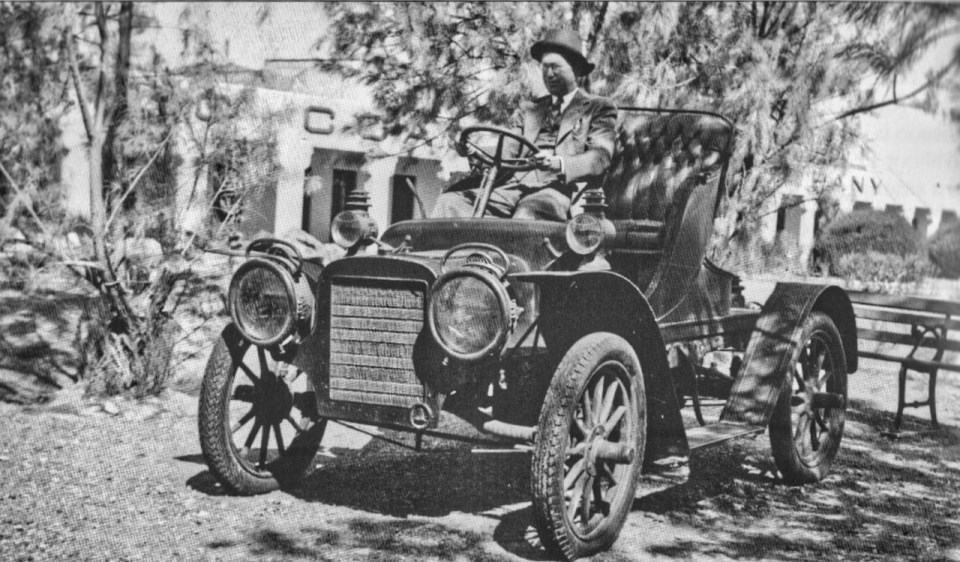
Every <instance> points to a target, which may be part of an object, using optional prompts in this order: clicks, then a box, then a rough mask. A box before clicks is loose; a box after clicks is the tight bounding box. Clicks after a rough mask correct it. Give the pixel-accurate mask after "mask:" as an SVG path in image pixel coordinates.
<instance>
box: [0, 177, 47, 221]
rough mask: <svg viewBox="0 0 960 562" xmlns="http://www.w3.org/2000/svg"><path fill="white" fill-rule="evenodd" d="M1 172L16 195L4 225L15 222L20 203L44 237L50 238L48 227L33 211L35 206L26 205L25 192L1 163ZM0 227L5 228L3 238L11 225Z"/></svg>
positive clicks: (8, 209) (4, 218)
mask: <svg viewBox="0 0 960 562" xmlns="http://www.w3.org/2000/svg"><path fill="white" fill-rule="evenodd" d="M0 172H3V177H5V178H7V183H9V184H10V189H12V190H13V191H14V192H15V193H16V195H15V196H14V197H13V200H12V201H10V206H9V207H8V208H7V213H6V216H4V217H3V222H4V223H12V222H13V220H12V218H13V215H14V213H15V210H16V208H17V203H18V202H19V203H20V204H22V205H23V206H24V207H26V208H27V212H29V213H30V216H31V217H33V220H35V221H36V222H37V226H39V227H40V230H42V231H43V234H44V236H46V237H47V238H49V237H50V231H49V230H47V226H46V225H45V224H43V221H41V220H40V217H39V216H37V212H36V211H34V210H33V206H32V205H27V204H26V199H27V196H26V193H25V192H24V190H23V189H20V186H18V185H17V182H15V181H13V178H12V177H10V172H8V171H7V168H6V167H5V166H4V165H3V162H0ZM8 217H10V220H8ZM0 226H3V227H4V228H2V229H0V236H3V235H5V232H4V231H5V230H6V227H7V226H9V224H0Z"/></svg>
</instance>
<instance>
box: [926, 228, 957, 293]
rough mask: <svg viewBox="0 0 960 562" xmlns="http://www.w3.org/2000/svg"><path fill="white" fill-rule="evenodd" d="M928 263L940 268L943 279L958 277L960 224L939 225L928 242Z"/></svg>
mask: <svg viewBox="0 0 960 562" xmlns="http://www.w3.org/2000/svg"><path fill="white" fill-rule="evenodd" d="M929 252H930V261H932V262H933V263H935V264H936V265H937V267H939V268H940V274H941V275H942V276H943V277H949V278H951V279H957V278H958V277H960V222H952V223H950V224H948V225H946V226H944V225H940V228H938V229H937V232H936V234H934V235H933V238H932V239H931V240H930V250H929Z"/></svg>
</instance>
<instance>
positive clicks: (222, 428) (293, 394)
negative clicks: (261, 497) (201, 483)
mask: <svg viewBox="0 0 960 562" xmlns="http://www.w3.org/2000/svg"><path fill="white" fill-rule="evenodd" d="M315 411H316V398H315V395H314V393H313V389H312V388H311V386H310V382H309V381H308V380H307V376H306V375H305V374H304V373H303V372H301V371H299V370H298V369H297V368H296V367H294V366H293V365H289V364H286V363H283V362H279V361H276V360H274V359H273V357H272V356H271V354H270V352H268V351H266V350H264V349H263V348H260V347H257V346H255V345H251V344H250V343H249V342H247V341H246V340H244V339H243V338H242V337H241V336H240V334H239V332H238V331H237V329H236V327H234V326H233V325H232V324H231V325H229V326H227V328H225V329H224V331H223V333H222V335H221V337H220V340H219V341H218V342H217V345H216V346H215V347H214V350H213V354H212V355H211V357H210V360H209V362H208V363H207V370H206V373H205V374H204V378H203V385H202V386H201V390H200V414H199V424H200V446H201V448H202V450H203V456H204V458H205V459H206V461H207V466H208V467H209V468H210V471H211V472H212V473H213V474H214V475H215V476H216V477H217V479H219V480H220V482H221V483H223V485H225V486H226V487H227V488H229V489H230V490H231V491H233V492H235V493H238V494H242V495H251V494H261V493H265V492H269V491H272V490H275V489H277V488H278V487H280V486H281V485H289V484H293V483H295V482H297V481H299V480H300V479H302V478H303V477H304V476H305V475H306V474H307V472H309V470H310V468H311V465H312V463H313V458H314V456H315V455H316V452H317V448H318V447H319V444H320V439H321V438H322V437H323V432H324V429H325V426H326V420H319V421H318V422H315V423H314V421H313V418H315V417H316V416H315V415H314V414H313V412H315Z"/></svg>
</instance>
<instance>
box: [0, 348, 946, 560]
mask: <svg viewBox="0 0 960 562" xmlns="http://www.w3.org/2000/svg"><path fill="white" fill-rule="evenodd" d="M954 378H955V377H954ZM948 380H949V379H948ZM894 381H895V373H894V372H892V371H891V370H890V369H889V368H886V369H885V370H883V368H882V367H877V366H872V367H871V366H869V365H868V366H867V367H866V368H865V369H864V370H863V371H862V372H861V373H859V374H857V375H855V376H854V377H853V378H851V393H852V397H853V398H854V401H853V403H852V405H851V409H850V412H849V417H848V422H847V429H846V435H845V438H844V443H843V448H842V450H841V454H840V457H839V460H838V463H837V466H836V467H835V470H834V472H833V474H832V475H831V476H830V477H829V478H828V479H827V480H826V481H825V482H823V483H821V484H819V485H817V486H805V487H799V488H790V487H786V486H782V485H780V484H779V483H777V482H776V480H775V479H774V478H773V476H772V464H771V461H770V460H769V446H768V443H767V438H766V436H761V437H760V438H758V439H756V440H754V441H744V442H740V443H737V444H736V445H733V446H726V447H720V448H716V449H713V450H711V451H709V452H706V453H704V454H701V455H697V456H694V457H692V458H691V459H690V461H689V463H684V464H681V465H678V466H676V467H673V468H669V469H666V470H664V471H663V472H662V473H660V474H655V475H649V476H647V477H646V478H645V479H644V488H643V490H642V491H641V492H640V493H638V496H637V499H636V501H635V503H634V508H633V512H632V513H631V515H630V517H629V519H628V521H627V525H626V528H625V529H624V531H623V534H622V535H621V538H620V540H619V541H618V542H617V544H616V545H615V548H614V549H613V550H612V551H611V552H609V553H606V554H604V555H601V556H598V557H597V559H598V560H617V561H619V560H657V559H676V558H691V559H697V560H734V559H735V560H754V559H766V560H841V559H847V560H904V559H913V560H944V559H948V560H960V429H958V427H960V411H958V408H960V385H958V384H957V383H956V382H951V383H950V384H943V385H942V386H941V387H940V389H938V390H939V391H940V400H941V403H942V404H943V405H944V406H943V408H942V409H941V414H942V420H943V421H944V423H945V427H944V429H943V430H942V431H939V432H932V433H929V434H925V435H916V436H912V437H908V438H905V439H901V440H897V441H890V440H888V439H886V438H883V437H880V436H879V432H878V430H879V429H880V428H885V427H887V426H889V424H890V422H891V420H892V415H891V413H890V411H889V410H890V408H889V406H890V405H891V404H892V403H894V402H895V394H893V393H894V392H895V390H894V388H895V386H894ZM117 406H118V407H119V410H120V413H119V414H117V415H110V414H108V413H106V412H105V411H103V408H102V407H101V406H100V405H96V404H89V403H86V402H83V401H82V400H80V398H79V396H78V394H77V392H76V391H71V390H68V391H64V392H61V393H60V394H59V395H58V397H57V399H56V400H54V401H53V402H51V403H48V404H46V405H43V406H28V407H24V406H16V405H10V404H0V415H2V416H3V419H4V423H3V430H2V432H0V475H2V478H0V553H3V556H2V558H4V559H13V560H31V559H32V560H66V559H71V560H73V559H80V560H176V559H183V560H410V561H413V560H424V559H428V560H429V559H434V560H530V559H533V560H540V559H543V558H544V553H543V551H541V550H540V549H539V548H538V546H537V543H536V539H535V534H534V533H533V531H532V529H531V528H530V527H529V521H530V510H529V500H528V492H527V488H528V462H529V460H528V457H527V456H526V455H524V454H484V455H474V454H471V453H470V452H469V451H468V450H465V449H463V448H458V447H457V446H454V445H451V446H445V447H443V448H441V449H440V450H439V451H438V452H433V453H428V454H416V453H411V452H408V451H406V450H404V449H401V448H398V447H395V446H393V445H389V444H385V443H383V442H382V441H379V440H371V439H370V437H369V436H367V435H364V434H361V433H357V432H354V431H351V430H347V429H345V428H343V427H341V426H336V425H332V426H331V430H330V432H329V433H328V435H327V437H326V438H325V440H324V450H323V453H322V454H321V455H320V456H318V457H317V462H318V465H319V470H317V471H316V472H315V473H314V474H313V475H312V476H311V477H310V478H309V479H307V480H306V481H305V482H303V483H302V484H301V485H300V486H298V487H297V488H296V489H292V490H287V491H283V492H274V493H272V494H268V495H265V496H260V497H254V498H238V497H231V496H226V495H223V494H222V491H221V490H220V488H219V486H218V485H217V484H216V483H215V482H214V481H213V479H212V477H211V476H210V474H209V473H208V472H207V471H206V467H205V466H204V464H203V462H202V459H201V457H200V455H199V453H200V449H199V444H198V442H197V436H196V405H195V399H194V398H193V397H191V396H188V395H185V394H181V393H177V392H173V393H170V394H169V395H168V396H166V397H165V398H164V399H162V400H154V401H148V402H146V403H143V404H133V403H128V402H119V403H117ZM110 409H112V408H110ZM908 426H909V427H913V428H922V427H924V425H923V423H922V422H920V421H918V420H916V419H910V420H909V422H908Z"/></svg>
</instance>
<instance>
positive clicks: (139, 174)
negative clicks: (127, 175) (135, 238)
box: [103, 129, 176, 232]
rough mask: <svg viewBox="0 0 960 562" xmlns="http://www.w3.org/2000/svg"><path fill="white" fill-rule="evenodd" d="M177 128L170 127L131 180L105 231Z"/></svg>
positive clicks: (108, 228) (108, 229)
mask: <svg viewBox="0 0 960 562" xmlns="http://www.w3.org/2000/svg"><path fill="white" fill-rule="evenodd" d="M175 130H176V129H170V132H169V133H167V137H166V138H165V139H163V142H161V143H160V146H159V147H157V151H156V152H154V153H153V156H151V157H150V160H148V161H147V163H146V164H144V165H143V168H141V169H140V171H139V172H137V175H136V177H134V178H133V181H131V182H130V186H129V187H127V190H126V191H124V192H123V195H122V196H121V197H120V199H119V200H117V202H116V207H114V208H113V212H112V213H110V218H109V219H107V222H106V226H104V228H103V230H104V231H105V232H109V231H110V225H111V224H112V223H113V219H114V218H116V216H117V213H119V212H120V209H122V208H123V202H124V201H125V200H126V199H127V197H128V196H129V195H130V194H131V193H132V192H133V190H134V188H135V187H137V184H138V183H140V178H142V177H143V174H145V173H146V171H147V169H149V168H150V166H151V165H152V164H153V163H154V161H156V159H157V157H158V156H160V153H161V152H163V149H164V147H165V146H166V145H167V142H168V141H169V140H170V137H172V136H173V132H174V131H175Z"/></svg>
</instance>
